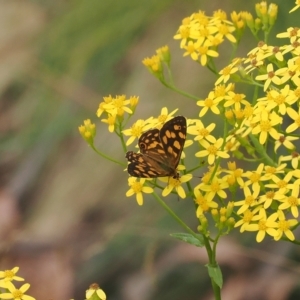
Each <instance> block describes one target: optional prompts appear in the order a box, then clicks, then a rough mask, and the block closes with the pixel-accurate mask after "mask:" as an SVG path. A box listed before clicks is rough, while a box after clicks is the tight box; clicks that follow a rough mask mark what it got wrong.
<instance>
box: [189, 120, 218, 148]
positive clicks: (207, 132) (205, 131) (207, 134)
mask: <svg viewBox="0 0 300 300" xmlns="http://www.w3.org/2000/svg"><path fill="white" fill-rule="evenodd" d="M195 123H196V124H195V125H191V126H189V127H188V129H187V132H188V134H191V135H196V137H195V138H194V140H195V141H201V140H204V139H205V140H207V141H209V142H210V143H215V142H216V138H215V137H214V136H213V135H211V132H212V131H213V130H214V129H215V127H216V124H215V123H211V124H210V125H208V126H206V127H205V126H204V124H203V123H202V122H201V120H198V119H197V120H195Z"/></svg>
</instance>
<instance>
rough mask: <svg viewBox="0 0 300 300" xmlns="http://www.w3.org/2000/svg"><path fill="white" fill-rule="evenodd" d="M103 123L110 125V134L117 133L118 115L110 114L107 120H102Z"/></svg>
mask: <svg viewBox="0 0 300 300" xmlns="http://www.w3.org/2000/svg"><path fill="white" fill-rule="evenodd" d="M101 122H103V123H106V124H108V131H109V132H114V131H115V124H116V115H110V114H108V117H107V119H102V120H101Z"/></svg>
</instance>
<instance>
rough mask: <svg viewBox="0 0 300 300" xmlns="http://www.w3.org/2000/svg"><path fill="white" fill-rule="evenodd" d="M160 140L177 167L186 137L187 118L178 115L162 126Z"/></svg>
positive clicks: (172, 162) (169, 159) (170, 159)
mask: <svg viewBox="0 0 300 300" xmlns="http://www.w3.org/2000/svg"><path fill="white" fill-rule="evenodd" d="M159 135H160V141H161V144H162V146H163V148H164V152H165V153H166V155H167V159H168V161H170V162H171V164H172V167H173V168H174V169H176V168H177V166H178V163H179V161H180V157H181V153H182V150H183V147H184V143H185V139H186V119H185V117H183V116H177V117H174V118H173V119H171V120H170V121H168V122H166V123H165V124H164V126H163V127H162V128H161V130H160V132H159Z"/></svg>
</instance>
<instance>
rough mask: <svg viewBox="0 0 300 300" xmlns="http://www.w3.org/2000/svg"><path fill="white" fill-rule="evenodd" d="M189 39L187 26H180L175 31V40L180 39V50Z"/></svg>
mask: <svg viewBox="0 0 300 300" xmlns="http://www.w3.org/2000/svg"><path fill="white" fill-rule="evenodd" d="M189 37H190V28H189V26H188V25H181V26H180V27H179V29H178V31H177V34H175V35H174V39H175V40H179V39H181V42H180V48H183V47H184V45H185V44H186V42H187V40H188V38H189Z"/></svg>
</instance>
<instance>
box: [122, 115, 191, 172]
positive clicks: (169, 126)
mask: <svg viewBox="0 0 300 300" xmlns="http://www.w3.org/2000/svg"><path fill="white" fill-rule="evenodd" d="M185 138H186V119H185V117H183V116H177V117H174V118H173V119H171V120H169V121H168V122H166V123H165V124H164V125H163V127H162V128H161V129H160V130H159V129H150V130H148V131H146V132H144V133H143V134H142V135H141V136H140V138H139V142H138V145H139V148H140V153H136V152H133V151H128V152H127V153H126V158H127V160H128V161H129V164H128V167H127V171H128V173H129V175H131V176H134V177H142V178H156V177H165V176H172V177H174V178H178V177H179V175H178V173H177V170H176V168H177V166H178V163H179V161H180V157H181V153H182V149H183V146H184V142H185Z"/></svg>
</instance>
